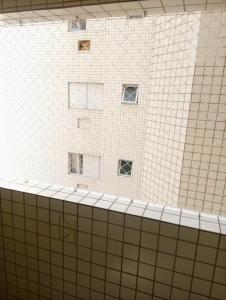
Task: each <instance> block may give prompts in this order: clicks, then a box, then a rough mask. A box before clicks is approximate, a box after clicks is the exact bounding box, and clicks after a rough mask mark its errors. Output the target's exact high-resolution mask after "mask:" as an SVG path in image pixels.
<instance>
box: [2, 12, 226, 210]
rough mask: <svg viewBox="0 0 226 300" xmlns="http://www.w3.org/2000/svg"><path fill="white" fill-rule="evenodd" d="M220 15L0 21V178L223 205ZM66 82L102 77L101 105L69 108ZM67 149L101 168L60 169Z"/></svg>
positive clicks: (222, 14) (201, 207) (183, 204)
mask: <svg viewBox="0 0 226 300" xmlns="http://www.w3.org/2000/svg"><path fill="white" fill-rule="evenodd" d="M225 16H226V13H225V12H222V11H218V12H217V11H216V12H209V13H191V14H170V15H163V16H153V17H146V18H143V19H134V20H128V19H125V18H118V19H99V20H88V21H87V30H86V31H82V32H68V31H67V24H66V23H64V22H58V23H52V24H34V25H26V26H11V27H0V37H1V40H2V41H3V40H4V42H3V43H1V45H0V65H1V69H0V90H1V97H0V104H1V110H0V135H1V147H0V164H1V168H0V176H1V177H12V176H13V177H26V178H29V179H34V180H40V181H47V182H49V183H57V184H64V185H69V186H73V187H75V186H77V185H79V186H86V187H88V189H89V190H94V191H99V192H106V193H112V194H117V195H121V196H125V197H132V198H135V199H136V198H140V199H142V200H148V201H152V202H158V203H164V204H168V205H173V206H177V205H179V206H181V207H189V208H195V209H197V210H199V211H205V212H214V213H220V214H225V198H224V197H225V195H224V193H225V186H224V184H225V174H226V171H225V170H226V167H225V152H226V150H225V136H224V135H225V128H224V122H225V115H226V111H225V96H226V92H225V85H226V81H225V48H224V47H225ZM81 39H90V40H91V50H90V52H85V53H80V52H78V51H77V43H78V41H79V40H81ZM68 82H89V83H103V84H104V105H103V110H102V111H95V110H92V111H91V110H89V111H88V110H77V109H68V95H67V92H68ZM123 84H139V97H138V104H137V105H126V104H122V103H121V96H122V87H123ZM68 152H70V153H81V154H84V155H96V156H100V157H101V158H100V177H99V178H88V177H84V176H80V175H74V174H68V161H67V160H68ZM119 159H122V160H129V161H133V172H132V177H123V176H118V175H117V167H118V160H119Z"/></svg>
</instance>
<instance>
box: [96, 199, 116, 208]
mask: <svg viewBox="0 0 226 300" xmlns="http://www.w3.org/2000/svg"><path fill="white" fill-rule="evenodd" d="M111 205H112V202H110V201H104V200H98V201H97V203H96V204H95V205H94V206H95V207H99V208H105V209H109V207H110V206H111Z"/></svg>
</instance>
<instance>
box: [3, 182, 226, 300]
mask: <svg viewBox="0 0 226 300" xmlns="http://www.w3.org/2000/svg"><path fill="white" fill-rule="evenodd" d="M0 186H1V189H0V196H1V198H0V199H1V200H0V208H1V210H0V221H1V222H0V298H1V299H32V300H33V299H43V300H44V299H75V298H76V299H84V300H86V299H95V300H96V299H98V300H99V299H108V300H110V299H111V300H113V299H128V300H133V299H136V300H144V299H173V300H177V299H178V300H181V299H183V300H185V299H190V300H192V299H193V300H198V299H200V300H201V299H202V300H204V299H219V300H223V299H225V294H226V286H225V276H226V219H225V218H223V217H218V216H214V215H205V214H203V213H201V214H199V213H197V212H193V211H189V210H185V209H174V208H170V207H166V206H165V207H164V206H162V205H156V204H152V203H145V202H139V201H131V200H130V199H128V198H120V197H115V196H112V195H107V194H102V193H88V192H87V191H82V190H80V191H79V190H78V191H76V192H75V191H73V190H72V189H70V188H65V187H62V186H57V185H52V186H48V185H45V184H40V183H37V182H24V183H23V182H19V181H18V182H10V183H9V182H3V181H1V184H0Z"/></svg>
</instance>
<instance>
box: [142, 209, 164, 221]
mask: <svg viewBox="0 0 226 300" xmlns="http://www.w3.org/2000/svg"><path fill="white" fill-rule="evenodd" d="M161 215H162V212H161V211H156V210H151V209H146V210H145V212H144V214H143V217H145V218H149V219H155V220H160V219H161Z"/></svg>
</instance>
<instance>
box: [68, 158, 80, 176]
mask: <svg viewBox="0 0 226 300" xmlns="http://www.w3.org/2000/svg"><path fill="white" fill-rule="evenodd" d="M68 166H69V173H74V174H82V173H83V155H82V154H77V153H68Z"/></svg>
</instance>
